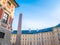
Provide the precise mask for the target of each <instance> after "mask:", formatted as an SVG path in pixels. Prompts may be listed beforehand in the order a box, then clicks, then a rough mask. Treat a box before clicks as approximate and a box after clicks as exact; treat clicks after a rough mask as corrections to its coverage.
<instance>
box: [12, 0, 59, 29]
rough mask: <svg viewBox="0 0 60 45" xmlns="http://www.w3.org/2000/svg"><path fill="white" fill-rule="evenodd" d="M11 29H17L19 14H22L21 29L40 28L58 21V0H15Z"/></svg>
mask: <svg viewBox="0 0 60 45" xmlns="http://www.w3.org/2000/svg"><path fill="white" fill-rule="evenodd" d="M16 2H17V3H18V4H19V5H20V7H18V8H16V9H15V13H14V21H13V25H12V27H13V30H17V27H18V18H19V14H20V13H22V14H23V17H22V18H23V19H22V30H24V29H29V28H31V29H42V28H47V27H52V26H55V25H57V24H59V23H60V0H16Z"/></svg>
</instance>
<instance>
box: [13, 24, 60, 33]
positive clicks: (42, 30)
mask: <svg viewBox="0 0 60 45" xmlns="http://www.w3.org/2000/svg"><path fill="white" fill-rule="evenodd" d="M54 27H60V24H58V25H56V26H54ZM54 27H49V28H45V29H40V30H38V31H37V30H22V31H21V33H22V34H37V33H44V32H51V31H53V28H54ZM12 34H17V30H14V31H13V32H12Z"/></svg>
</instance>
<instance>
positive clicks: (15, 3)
mask: <svg viewBox="0 0 60 45" xmlns="http://www.w3.org/2000/svg"><path fill="white" fill-rule="evenodd" d="M10 1H11V2H12V3H13V4H14V5H15V7H18V6H19V5H18V3H17V2H16V1H15V0H10Z"/></svg>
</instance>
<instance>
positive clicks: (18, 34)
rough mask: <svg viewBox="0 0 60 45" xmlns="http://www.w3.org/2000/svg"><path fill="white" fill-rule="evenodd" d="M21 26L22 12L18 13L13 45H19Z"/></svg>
mask: <svg viewBox="0 0 60 45" xmlns="http://www.w3.org/2000/svg"><path fill="white" fill-rule="evenodd" d="M21 28H22V13H21V14H20V15H19V21H18V30H17V36H16V44H15V45H21Z"/></svg>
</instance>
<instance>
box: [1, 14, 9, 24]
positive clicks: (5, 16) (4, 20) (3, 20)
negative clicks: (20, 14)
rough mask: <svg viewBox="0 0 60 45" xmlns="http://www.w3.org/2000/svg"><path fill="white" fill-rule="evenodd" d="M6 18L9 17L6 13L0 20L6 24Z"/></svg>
mask: <svg viewBox="0 0 60 45" xmlns="http://www.w3.org/2000/svg"><path fill="white" fill-rule="evenodd" d="M8 17H9V15H8V14H7V13H4V15H3V18H2V22H3V23H5V24H7V21H8Z"/></svg>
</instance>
